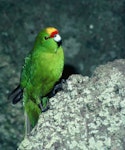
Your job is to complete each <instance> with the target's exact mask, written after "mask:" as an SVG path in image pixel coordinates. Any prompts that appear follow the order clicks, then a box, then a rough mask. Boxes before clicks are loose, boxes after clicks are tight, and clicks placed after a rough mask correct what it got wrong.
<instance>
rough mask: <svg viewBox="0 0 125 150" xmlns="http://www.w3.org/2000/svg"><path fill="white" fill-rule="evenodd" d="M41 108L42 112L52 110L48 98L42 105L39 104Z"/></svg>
mask: <svg viewBox="0 0 125 150" xmlns="http://www.w3.org/2000/svg"><path fill="white" fill-rule="evenodd" d="M39 107H40V109H41V111H42V112H45V111H47V110H48V109H49V108H50V106H49V99H48V98H47V97H43V98H42V100H41V103H40V104H39Z"/></svg>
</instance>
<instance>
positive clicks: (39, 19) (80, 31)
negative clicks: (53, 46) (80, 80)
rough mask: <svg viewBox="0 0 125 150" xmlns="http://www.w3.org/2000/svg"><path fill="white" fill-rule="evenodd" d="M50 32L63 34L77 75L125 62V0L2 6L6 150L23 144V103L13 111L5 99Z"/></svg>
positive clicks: (2, 140) (0, 128) (0, 81)
mask: <svg viewBox="0 0 125 150" xmlns="http://www.w3.org/2000/svg"><path fill="white" fill-rule="evenodd" d="M47 26H54V27H56V28H58V29H59V31H60V34H61V36H62V39H63V48H64V51H65V63H66V64H68V68H69V67H70V68H69V69H70V70H71V72H73V73H76V72H77V73H81V74H83V75H88V76H90V75H91V74H92V72H93V71H94V69H95V68H96V67H97V66H98V65H100V64H105V63H106V62H108V61H113V60H114V59H118V58H125V0H120V1H118V0H77V1H76V0H63V1H62V0H51V1H50V0H41V1H38V0H31V1H29V0H23V1H20V0H16V1H13V0H0V33H1V34H0V149H2V150H14V149H16V147H17V146H18V144H19V143H20V142H21V140H22V139H23V136H24V116H23V108H22V103H19V104H17V105H16V106H12V104H11V102H9V101H8V100H7V95H8V93H9V91H11V90H12V89H13V88H15V87H16V85H18V83H19V78H20V71H21V68H22V65H23V62H24V58H25V56H26V55H27V54H28V52H29V51H30V50H31V49H32V47H33V42H34V39H35V37H36V35H37V33H38V32H39V31H40V30H41V29H42V28H44V27H47ZM72 68H73V70H72ZM66 74H67V73H66Z"/></svg>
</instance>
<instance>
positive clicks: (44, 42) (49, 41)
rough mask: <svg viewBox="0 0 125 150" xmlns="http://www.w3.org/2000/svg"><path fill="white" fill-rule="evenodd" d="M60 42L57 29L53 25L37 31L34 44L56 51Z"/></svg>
mask: <svg viewBox="0 0 125 150" xmlns="http://www.w3.org/2000/svg"><path fill="white" fill-rule="evenodd" d="M61 44H62V39H61V36H60V35H59V31H58V30H57V29H56V28H54V27H48V28H45V29H43V30H42V31H40V32H39V34H38V36H37V38H36V42H35V45H37V46H38V45H39V46H42V47H45V48H47V49H49V50H54V51H56V50H57V49H58V48H59V47H60V46H61Z"/></svg>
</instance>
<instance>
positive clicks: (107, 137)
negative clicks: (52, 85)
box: [18, 60, 125, 150]
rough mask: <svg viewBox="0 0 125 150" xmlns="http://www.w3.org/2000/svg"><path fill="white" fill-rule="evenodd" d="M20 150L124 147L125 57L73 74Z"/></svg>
mask: <svg viewBox="0 0 125 150" xmlns="http://www.w3.org/2000/svg"><path fill="white" fill-rule="evenodd" d="M63 88H64V90H63V91H61V92H58V93H57V94H56V96H55V97H53V98H51V99H50V106H51V109H50V110H48V111H46V112H45V113H43V114H41V116H40V118H39V121H38V124H37V125H36V126H35V128H34V129H33V130H32V132H31V133H30V135H29V137H28V138H27V139H24V140H23V141H22V143H21V144H20V146H19V148H18V150H124V149H125V60H116V61H114V62H110V63H108V64H106V65H101V66H99V67H98V68H97V69H96V70H95V72H94V74H93V76H92V77H91V78H89V77H87V76H85V77H83V76H82V75H72V76H70V77H69V78H68V80H67V81H66V83H65V84H64V85H63Z"/></svg>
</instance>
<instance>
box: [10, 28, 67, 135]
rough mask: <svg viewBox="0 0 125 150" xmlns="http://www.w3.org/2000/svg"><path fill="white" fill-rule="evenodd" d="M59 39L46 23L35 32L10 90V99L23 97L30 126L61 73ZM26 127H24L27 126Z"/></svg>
mask: <svg viewBox="0 0 125 150" xmlns="http://www.w3.org/2000/svg"><path fill="white" fill-rule="evenodd" d="M61 43H62V40H61V37H60V35H59V32H58V30H57V29H56V28H54V27H48V28H45V29H43V30H41V31H40V32H39V34H38V35H37V37H36V40H35V43H34V47H33V49H32V50H31V52H30V53H29V55H28V56H27V57H26V58H25V63H24V66H23V68H22V73H21V79H20V86H18V87H17V88H16V89H15V90H14V91H13V92H12V94H11V98H13V103H17V102H18V101H19V100H20V99H21V98H22V99H23V104H24V109H25V113H26V116H27V117H28V118H26V122H27V119H28V120H29V121H30V123H31V125H32V127H34V126H35V125H36V123H37V121H38V118H39V115H40V113H41V109H42V108H43V107H45V105H46V100H47V99H46V95H47V94H48V93H49V92H50V91H51V90H52V88H53V87H54V85H55V83H56V82H57V81H58V80H59V79H60V77H61V75H62V72H63V66H64V53H63V48H62V46H61ZM22 92H23V96H22V94H21V93H22ZM43 105H44V106H43ZM26 130H28V129H27V127H26ZM26 132H27V131H26Z"/></svg>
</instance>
